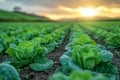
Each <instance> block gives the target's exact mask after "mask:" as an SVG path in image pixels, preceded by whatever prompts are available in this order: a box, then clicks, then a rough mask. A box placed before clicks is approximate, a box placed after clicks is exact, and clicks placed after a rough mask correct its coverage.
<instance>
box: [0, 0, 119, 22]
mask: <svg viewBox="0 0 120 80" xmlns="http://www.w3.org/2000/svg"><path fill="white" fill-rule="evenodd" d="M15 6H19V7H21V8H22V11H25V12H28V13H34V14H37V15H43V16H47V17H49V18H51V19H54V20H59V19H63V18H80V17H94V16H99V17H110V18H114V17H120V0H0V9H3V10H8V11H13V8H14V7H15Z"/></svg>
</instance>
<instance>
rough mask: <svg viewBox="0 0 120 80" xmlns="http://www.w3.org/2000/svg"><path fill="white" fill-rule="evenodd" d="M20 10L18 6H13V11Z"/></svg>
mask: <svg viewBox="0 0 120 80" xmlns="http://www.w3.org/2000/svg"><path fill="white" fill-rule="evenodd" d="M21 10H22V8H21V7H19V6H15V7H14V8H13V11H14V12H21Z"/></svg>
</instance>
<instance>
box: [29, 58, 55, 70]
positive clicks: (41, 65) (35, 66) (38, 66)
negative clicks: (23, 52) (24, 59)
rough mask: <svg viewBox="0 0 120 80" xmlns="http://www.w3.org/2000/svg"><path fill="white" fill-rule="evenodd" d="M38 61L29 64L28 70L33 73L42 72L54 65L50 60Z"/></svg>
mask: <svg viewBox="0 0 120 80" xmlns="http://www.w3.org/2000/svg"><path fill="white" fill-rule="evenodd" d="M39 61H40V62H39ZM39 61H36V62H34V63H32V64H30V68H31V69H32V70H34V71H44V70H47V69H51V68H52V67H53V64H54V62H53V61H52V60H48V59H47V58H46V59H43V58H42V59H40V60H39ZM42 61H43V62H42Z"/></svg>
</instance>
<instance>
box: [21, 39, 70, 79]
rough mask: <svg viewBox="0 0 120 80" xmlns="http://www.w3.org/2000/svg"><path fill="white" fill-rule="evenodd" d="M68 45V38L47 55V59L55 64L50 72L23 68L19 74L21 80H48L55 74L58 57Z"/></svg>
mask: <svg viewBox="0 0 120 80" xmlns="http://www.w3.org/2000/svg"><path fill="white" fill-rule="evenodd" d="M67 44H68V38H65V40H64V41H63V43H62V44H61V45H60V46H59V47H57V48H56V49H55V50H54V51H52V52H50V53H48V55H47V58H49V59H51V60H53V61H54V62H55V64H54V66H53V67H52V69H50V70H46V71H42V72H35V71H33V70H31V69H30V68H29V67H25V68H24V69H22V70H21V72H20V77H21V79H22V80H48V78H49V77H50V76H51V75H52V74H53V73H54V72H55V70H56V69H57V68H58V67H60V66H61V64H60V61H59V57H60V56H61V55H62V54H63V53H64V52H65V46H66V45H67Z"/></svg>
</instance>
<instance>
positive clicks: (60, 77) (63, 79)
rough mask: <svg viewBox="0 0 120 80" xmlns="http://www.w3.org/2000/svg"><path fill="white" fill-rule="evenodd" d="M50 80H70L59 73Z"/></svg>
mask: <svg viewBox="0 0 120 80" xmlns="http://www.w3.org/2000/svg"><path fill="white" fill-rule="evenodd" d="M49 80H70V79H69V77H67V76H65V75H63V74H62V73H57V74H54V75H52V76H51V77H50V78H49Z"/></svg>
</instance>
